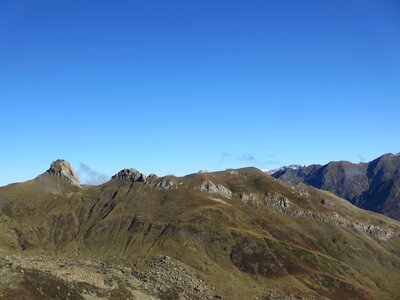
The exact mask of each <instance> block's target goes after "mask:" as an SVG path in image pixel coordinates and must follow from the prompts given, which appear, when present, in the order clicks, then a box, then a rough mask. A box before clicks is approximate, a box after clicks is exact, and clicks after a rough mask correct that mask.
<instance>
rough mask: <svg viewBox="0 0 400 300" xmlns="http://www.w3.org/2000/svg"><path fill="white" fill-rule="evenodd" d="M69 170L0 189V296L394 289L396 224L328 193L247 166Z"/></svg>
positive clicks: (357, 293)
mask: <svg viewBox="0 0 400 300" xmlns="http://www.w3.org/2000/svg"><path fill="white" fill-rule="evenodd" d="M384 161H385V159H383V161H382V162H381V164H383V163H384ZM375 165H376V168H379V167H378V165H379V162H378V163H376V164H375ZM58 167H60V168H61V170H60V168H58ZM367 167H369V166H367ZM339 169H340V168H339ZM367 169H368V168H367ZM356 170H358V168H357V169H356ZM393 170H394V169H393ZM378 173H379V172H378ZM385 174H388V173H385ZM385 174H383V173H379V175H376V176H377V177H380V178H381V180H384V178H385V176H386V175H385ZM354 176H361V175H358V174H356V175H354ZM77 180H78V178H77V176H76V174H75V172H73V169H72V167H71V166H70V165H69V164H67V163H66V162H61V161H56V162H54V163H53V164H52V167H51V168H50V169H49V171H47V172H45V173H44V174H42V175H40V176H38V177H37V178H35V179H33V180H31V181H28V182H24V183H18V184H11V185H8V186H5V187H2V188H0V298H1V299H49V298H50V299H98V298H101V299H301V297H303V299H396V298H397V297H398V295H399V294H400V286H399V282H400V223H399V222H397V221H395V220H392V219H389V218H387V217H385V216H382V215H380V214H376V213H373V212H368V211H364V210H362V209H359V208H357V207H355V206H353V205H352V204H350V203H349V202H348V201H346V200H343V199H341V198H339V197H337V196H335V195H333V194H332V193H329V192H324V191H321V190H318V189H315V188H312V187H310V186H307V185H305V184H300V185H298V186H296V187H290V186H288V185H285V184H283V183H281V182H279V181H277V180H276V179H274V178H273V177H271V176H269V175H268V174H265V173H264V172H262V171H261V170H258V169H255V168H244V169H238V170H226V171H222V172H213V173H208V172H202V173H196V174H191V175H188V176H184V177H174V176H166V177H160V178H158V177H157V176H156V175H151V176H146V175H144V174H142V173H140V172H139V171H137V170H135V169H125V170H122V171H120V172H119V173H117V174H116V175H115V176H113V178H112V179H111V180H110V181H108V182H106V183H104V184H102V185H100V186H80V185H79V182H78V183H77V182H76V181H77ZM376 180H378V179H376Z"/></svg>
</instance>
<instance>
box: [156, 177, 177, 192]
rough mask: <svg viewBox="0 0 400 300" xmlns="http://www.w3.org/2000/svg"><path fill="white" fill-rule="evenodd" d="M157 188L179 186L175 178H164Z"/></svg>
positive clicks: (175, 187) (169, 188) (173, 188)
mask: <svg viewBox="0 0 400 300" xmlns="http://www.w3.org/2000/svg"><path fill="white" fill-rule="evenodd" d="M156 188H157V189H159V190H175V189H177V188H178V185H177V183H176V181H175V180H172V179H163V180H161V181H160V182H159V183H157V184H156Z"/></svg>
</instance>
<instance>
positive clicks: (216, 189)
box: [199, 181, 232, 198]
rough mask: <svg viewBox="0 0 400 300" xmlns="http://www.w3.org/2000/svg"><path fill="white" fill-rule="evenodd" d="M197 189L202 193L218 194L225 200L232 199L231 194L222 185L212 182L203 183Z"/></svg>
mask: <svg viewBox="0 0 400 300" xmlns="http://www.w3.org/2000/svg"><path fill="white" fill-rule="evenodd" d="M199 189H200V191H201V192H204V193H212V194H218V195H220V196H223V197H226V198H231V197H232V192H231V191H230V190H229V189H228V188H226V187H224V186H223V185H222V184H215V183H214V182H212V181H203V183H202V184H201V185H200V187H199Z"/></svg>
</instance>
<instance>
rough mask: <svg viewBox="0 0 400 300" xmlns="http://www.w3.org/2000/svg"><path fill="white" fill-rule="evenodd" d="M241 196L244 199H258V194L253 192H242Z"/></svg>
mask: <svg viewBox="0 0 400 300" xmlns="http://www.w3.org/2000/svg"><path fill="white" fill-rule="evenodd" d="M239 197H240V199H242V200H243V201H249V200H253V201H255V200H257V195H256V194H253V193H249V194H246V193H240V194H239Z"/></svg>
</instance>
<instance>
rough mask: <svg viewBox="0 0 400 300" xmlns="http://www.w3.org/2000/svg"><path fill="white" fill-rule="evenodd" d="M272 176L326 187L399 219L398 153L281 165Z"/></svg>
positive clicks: (348, 198) (399, 183)
mask: <svg viewBox="0 0 400 300" xmlns="http://www.w3.org/2000/svg"><path fill="white" fill-rule="evenodd" d="M272 176H274V177H275V178H277V179H279V180H281V181H283V182H285V183H288V184H291V185H295V184H298V183H299V182H304V183H306V184H309V185H312V186H314V187H316V188H319V189H323V190H327V191H330V192H333V193H335V194H336V195H338V196H340V197H342V198H345V199H347V200H349V201H350V202H351V203H353V204H355V205H357V206H359V207H361V208H364V209H367V210H371V211H375V212H379V213H383V214H385V215H387V216H389V217H391V218H394V219H400V189H399V186H400V155H393V154H386V155H383V156H381V157H379V158H377V159H376V160H373V161H371V162H370V163H360V164H352V163H350V162H346V161H341V162H331V163H329V164H327V165H324V166H320V165H311V166H307V167H304V168H300V169H296V170H294V169H285V168H283V169H281V170H279V171H278V172H276V173H274V174H273V175H272Z"/></svg>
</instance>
